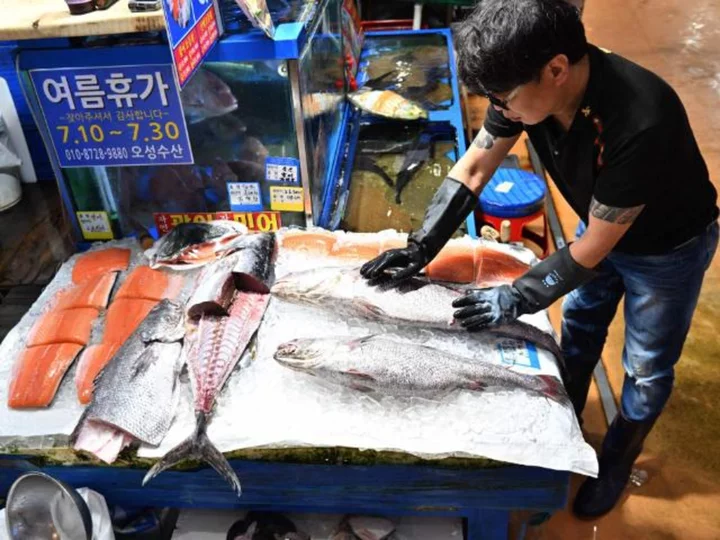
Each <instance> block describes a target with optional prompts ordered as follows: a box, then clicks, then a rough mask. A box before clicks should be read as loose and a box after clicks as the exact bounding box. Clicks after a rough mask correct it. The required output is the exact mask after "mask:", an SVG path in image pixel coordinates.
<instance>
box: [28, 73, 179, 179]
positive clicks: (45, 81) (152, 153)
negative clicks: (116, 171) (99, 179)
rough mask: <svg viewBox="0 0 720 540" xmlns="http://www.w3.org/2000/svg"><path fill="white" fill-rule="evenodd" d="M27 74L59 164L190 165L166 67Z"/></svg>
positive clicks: (176, 96)
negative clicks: (30, 78)
mask: <svg viewBox="0 0 720 540" xmlns="http://www.w3.org/2000/svg"><path fill="white" fill-rule="evenodd" d="M30 76H31V77H32V81H33V84H34V85H35V90H36V92H37V95H38V98H39V100H40V105H41V107H42V110H43V115H44V117H45V121H46V123H47V127H48V130H49V132H50V135H51V137H52V141H53V145H54V146H55V152H56V153H57V157H58V161H59V163H60V166H61V167H86V166H103V165H104V166H109V167H117V166H122V165H167V164H180V163H193V156H192V150H191V148H190V141H189V139H188V135H187V126H186V125H185V118H184V116H183V110H182V105H181V103H180V95H179V91H178V87H177V85H176V84H175V78H174V74H173V69H172V66H171V65H170V64H165V65H144V66H119V67H95V68H67V69H41V70H32V71H31V72H30Z"/></svg>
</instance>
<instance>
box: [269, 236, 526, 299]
mask: <svg viewBox="0 0 720 540" xmlns="http://www.w3.org/2000/svg"><path fill="white" fill-rule="evenodd" d="M280 245H281V247H283V248H286V249H291V250H293V251H305V252H309V253H314V254H321V255H329V256H332V257H338V258H344V259H357V260H358V261H368V260H370V259H373V258H375V257H376V256H377V255H378V254H380V253H382V252H384V251H387V250H388V249H396V248H402V247H405V246H406V245H407V242H406V241H405V240H401V239H400V238H393V237H387V238H382V237H377V238H373V237H372V235H369V237H368V238H352V239H348V238H342V239H338V238H337V237H336V236H335V235H334V234H333V233H329V232H328V233H324V232H315V231H294V232H291V233H286V234H285V235H284V236H283V238H282V240H281V243H280ZM529 269H530V266H529V265H528V264H525V263H524V262H522V261H521V260H520V259H518V258H517V257H514V256H513V255H511V254H509V253H505V252H504V251H501V250H499V249H493V248H492V247H488V246H485V245H482V244H480V243H471V242H465V241H460V242H456V241H453V240H451V241H450V242H449V243H448V244H447V245H446V246H445V247H444V248H443V249H442V250H441V251H440V253H439V254H438V255H437V257H435V259H433V260H432V261H430V263H429V264H428V265H427V266H426V267H425V273H426V274H427V275H428V276H429V277H430V278H432V279H434V280H438V281H449V282H453V283H474V284H475V285H477V286H478V287H494V286H497V285H502V284H506V283H512V282H513V281H514V280H515V279H517V278H518V277H520V276H521V275H523V274H524V273H525V272H527V271H528V270H529Z"/></svg>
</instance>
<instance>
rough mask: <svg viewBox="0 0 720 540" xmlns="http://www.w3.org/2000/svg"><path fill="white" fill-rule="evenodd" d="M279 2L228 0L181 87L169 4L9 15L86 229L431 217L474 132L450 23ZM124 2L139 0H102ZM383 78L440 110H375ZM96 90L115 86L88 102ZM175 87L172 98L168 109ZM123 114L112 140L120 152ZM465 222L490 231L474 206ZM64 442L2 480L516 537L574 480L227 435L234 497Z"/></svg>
mask: <svg viewBox="0 0 720 540" xmlns="http://www.w3.org/2000/svg"><path fill="white" fill-rule="evenodd" d="M269 4H270V5H271V6H272V5H273V2H269ZM283 4H284V5H286V6H291V7H292V9H290V10H289V11H288V10H285V11H283V12H281V13H280V12H278V11H274V15H275V18H276V22H277V26H276V29H275V36H274V39H273V40H271V39H269V38H267V37H266V36H265V35H264V34H263V33H262V32H260V31H259V30H255V29H251V28H250V27H249V25H248V23H247V21H246V20H245V19H244V17H243V16H242V15H241V14H240V12H239V10H238V9H237V7H236V6H235V4H234V2H221V3H220V9H219V11H218V13H219V17H220V19H221V21H222V24H223V27H224V29H225V35H224V36H223V37H222V39H220V41H219V42H218V43H217V44H216V45H215V47H214V48H212V49H211V50H210V51H209V53H208V55H207V57H206V59H205V62H204V63H203V64H202V66H200V67H199V68H198V71H197V72H196V73H195V74H194V75H193V76H192V77H191V78H189V80H188V81H187V82H186V84H185V85H184V86H183V88H182V89H181V90H178V89H176V87H175V85H174V84H172V81H171V79H172V56H171V51H170V48H169V47H168V44H167V42H166V38H165V34H164V32H163V31H162V28H163V27H164V26H163V22H162V17H161V16H159V15H156V16H154V17H153V16H152V15H147V14H146V15H143V16H142V17H143V18H142V21H144V26H143V25H141V26H143V27H142V28H138V27H137V26H132V27H129V26H123V29H122V30H120V32H127V33H125V34H123V33H119V34H116V35H108V34H112V33H115V32H117V30H116V29H115V30H112V31H107V30H104V29H103V25H102V23H101V22H98V23H97V24H95V25H90V26H88V27H84V28H83V30H82V32H83V33H82V34H80V35H76V37H72V38H68V37H60V38H56V39H55V38H54V37H55V36H53V35H52V34H51V35H48V33H47V32H48V31H47V30H46V31H45V32H46V33H45V34H40V32H36V33H34V34H33V33H32V32H31V31H30V30H28V31H27V33H26V34H22V35H10V34H9V35H8V36H9V37H12V38H13V39H16V38H20V39H22V41H18V43H17V50H16V53H17V54H16V65H17V69H18V74H19V77H20V82H21V85H22V88H23V91H24V95H25V96H26V98H27V100H28V102H29V104H30V107H31V109H32V111H33V114H34V116H35V119H36V121H37V124H38V129H39V130H40V132H41V134H42V136H43V140H44V141H45V146H46V148H47V151H48V154H49V156H50V162H51V164H52V169H53V171H54V174H55V176H56V180H57V184H58V188H59V190H60V194H61V196H62V198H63V201H64V204H65V208H66V210H67V213H68V217H69V218H70V219H71V220H72V222H73V225H74V228H75V232H76V239H77V240H78V243H79V244H80V245H81V246H82V244H83V243H84V242H89V241H93V240H98V239H100V240H102V239H108V240H109V239H113V238H115V239H117V238H123V237H126V236H138V237H145V236H147V237H152V238H157V237H158V236H159V235H161V234H163V233H165V232H167V231H168V230H170V229H171V228H172V227H173V226H174V225H176V224H178V223H182V222H187V221H205V220H210V219H215V218H218V217H220V218H229V219H235V220H237V221H242V222H243V223H245V224H246V225H248V226H249V227H250V228H251V229H254V230H276V229H278V228H279V227H281V226H293V225H296V226H307V225H318V226H321V227H324V228H328V229H336V228H341V229H345V230H353V231H359V232H372V231H377V230H381V229H384V228H395V229H397V230H401V231H402V230H405V232H407V230H409V229H410V228H412V227H413V226H415V225H416V223H417V221H418V220H419V219H422V212H423V210H424V206H425V205H426V204H427V202H428V201H429V199H430V197H431V196H432V193H433V192H434V189H435V188H436V187H437V185H439V183H440V181H441V180H442V177H443V176H444V174H446V173H447V170H449V167H451V166H452V163H454V161H456V160H457V159H458V157H459V156H461V155H462V154H463V153H464V152H465V141H464V137H463V123H462V115H461V108H460V107H461V104H460V93H459V88H458V81H457V75H456V72H455V62H454V56H453V50H452V40H451V35H450V32H449V31H448V30H428V31H422V32H383V33H374V34H367V35H365V38H364V44H362V48H360V43H361V39H360V38H359V37H358V34H357V28H354V29H353V28H352V27H353V24H352V20H351V19H350V18H349V17H348V14H347V13H346V12H345V11H344V10H343V5H344V2H341V1H339V0H320V1H318V2H312V1H308V2H291V3H290V4H287V3H284V2H283ZM119 9H127V6H126V4H125V3H124V2H120V3H118V4H117V5H116V6H114V7H113V8H112V9H111V10H108V13H109V14H110V15H113V13H112V12H113V10H119ZM96 15H97V16H98V20H100V21H101V20H102V19H101V18H100V15H98V14H93V16H96ZM135 19H137V20H140V19H141V16H137V17H135ZM66 24H70V23H66ZM109 28H112V27H109ZM60 35H62V34H60ZM65 35H67V34H65ZM0 36H3V34H2V33H0ZM41 38H42V39H41ZM50 38H53V39H50ZM422 58H425V59H430V60H431V61H432V66H430V68H429V69H430V71H428V70H425V69H418V68H417V66H415V65H414V64H417V63H418V62H419V60H420V59H422ZM430 60H428V61H430ZM78 77H80V79H78ZM93 77H95V78H93ZM383 78H385V80H387V78H390V79H392V80H393V81H394V84H395V86H393V87H392V88H394V89H396V90H397V91H398V92H399V93H401V94H403V93H406V95H407V96H409V97H412V98H413V99H415V100H418V101H420V102H423V103H424V104H425V106H427V108H428V109H429V110H430V113H429V119H428V121H427V122H421V123H408V124H403V125H398V124H396V123H393V122H388V121H387V120H378V119H377V118H375V117H372V116H370V115H368V114H367V113H363V112H361V111H360V110H358V109H356V108H355V107H353V106H352V105H351V104H350V103H349V102H348V101H347V100H346V99H345V98H346V95H347V93H348V92H350V91H353V90H354V89H356V88H358V87H362V86H363V85H366V84H375V83H376V82H377V80H383ZM98 80H99V81H102V80H105V81H112V84H113V86H112V87H108V88H110V89H113V88H114V89H115V90H116V91H115V92H114V93H113V94H112V95H110V93H109V92H105V90H106V89H103V90H101V89H100V88H98V87H97V86H96V83H97V82H98ZM72 81H74V82H75V84H76V86H75V87H72V86H71V83H72ZM137 83H144V85H143V86H142V87H139V86H137V87H136V86H135V84H137ZM151 83H152V84H153V90H154V91H155V93H154V94H152V92H151V91H150V90H148V88H149V86H148V85H149V84H151ZM77 84H79V86H77ZM108 84H109V83H108ZM66 85H67V86H66ZM83 85H84V86H83ZM163 89H164V92H163ZM123 90H124V91H123ZM101 91H103V92H104V93H103V94H102V95H101V94H99V92H101ZM158 92H159V93H158ZM144 94H147V95H144ZM151 94H152V95H151ZM143 95H144V97H143ZM129 96H130V97H129ZM131 97H134V98H135V101H134V102H133V105H132V107H129V108H130V109H132V112H133V114H132V115H129V114H128V113H129V111H127V110H125V111H124V113H123V114H124V115H125V116H127V118H126V117H125V116H123V119H122V120H119V114H120V112H121V111H120V109H123V108H124V109H128V107H124V104H125V103H130V101H128V100H130V99H131ZM101 98H102V99H104V100H105V101H102V99H101ZM152 99H155V100H157V102H156V103H155V104H152V103H150V101H151V100H152ZM74 100H78V101H77V102H76V101H74ZM92 100H95V101H94V103H96V104H97V103H102V105H101V106H98V107H95V110H94V111H91V110H89V109H90V108H88V107H86V105H87V104H88V103H93V101H92ZM141 102H142V106H141V105H140V103H141ZM165 102H167V103H169V104H170V105H172V104H174V106H175V109H174V110H170V108H169V109H167V110H163V107H162V106H161V105H162V104H164V103H165ZM62 107H64V108H62ZM113 107H115V109H113ZM116 109H117V110H116ZM154 111H159V112H158V113H157V115H156V113H155V112H154ZM106 113H108V114H107V116H109V117H110V118H107V117H105V116H103V115H105V114H106ZM110 113H112V114H110ZM96 115H99V116H96ZM128 126H130V127H128ZM112 132H118V135H117V137H118V138H117V139H116V140H117V141H118V142H117V144H116V145H115V147H114V148H115V149H114V150H113V151H110V152H108V150H107V145H106V144H105V142H106V139H107V138H111V137H113V135H112ZM120 133H122V134H120ZM183 141H185V142H183ZM93 143H97V144H96V148H97V150H96V151H95V152H93V151H92V149H91V148H92V147H93ZM151 156H152V157H151ZM407 156H413V159H412V160H410V159H409V158H408V159H406V158H407ZM133 158H137V159H136V161H133ZM113 160H114V161H113ZM163 160H164V161H163ZM373 211H375V213H376V214H377V216H375V217H372V216H373ZM462 232H466V233H468V234H469V235H470V236H473V237H474V236H476V231H475V223H474V219H473V218H472V217H471V218H469V219H468V221H467V223H466V225H465V229H464V230H463V231H462ZM3 384H5V383H3ZM66 442H67V441H63V440H62V438H59V439H58V440H56V441H54V442H53V441H50V443H49V441H48V440H43V441H38V445H37V448H35V449H33V448H32V447H31V446H32V445H30V446H28V445H22V449H20V448H18V446H17V445H15V444H13V442H12V441H5V442H4V443H3V446H2V448H0V452H3V453H2V454H0V493H6V492H7V490H8V488H9V486H10V484H11V483H12V481H13V480H14V479H15V478H17V477H18V475H20V474H21V473H22V472H23V471H25V470H28V469H33V468H40V469H41V470H43V471H45V472H47V473H49V474H51V475H53V476H55V477H56V478H59V479H62V480H65V481H66V482H68V483H69V484H70V485H73V486H88V487H90V488H93V489H95V490H97V491H98V492H100V493H102V494H103V495H104V496H105V497H106V499H107V500H108V502H109V503H110V504H120V505H124V506H128V507H133V506H157V507H163V506H165V507H167V506H172V507H204V508H240V507H242V508H255V509H260V508H262V509H274V510H281V511H307V512H339V513H377V514H385V515H403V514H419V515H435V516H457V517H462V518H464V519H465V520H466V523H467V528H466V538H468V539H470V540H477V539H480V538H505V537H506V534H507V530H508V521H509V517H510V515H511V513H512V512H515V511H520V510H527V511H532V512H536V513H539V514H543V515H546V514H549V513H552V512H554V511H556V510H558V509H561V508H563V507H564V506H565V504H566V499H567V492H568V485H569V473H568V472H565V471H557V470H550V469H542V468H537V467H526V466H516V465H509V464H504V463H498V462H493V461H490V460H484V459H470V458H468V459H456V460H455V459H453V460H443V461H437V462H428V461H423V460H420V459H417V458H414V457H412V456H409V455H404V454H393V453H388V452H375V451H372V450H366V451H360V450H357V449H343V448H317V449H307V448H306V449H297V450H294V449H286V450H282V451H273V450H267V451H259V450H258V451H238V452H235V453H232V454H231V455H230V457H231V464H232V466H233V467H234V468H235V469H236V470H237V471H238V474H239V475H240V476H241V477H242V479H243V485H244V486H245V491H244V493H243V496H242V498H239V499H238V498H237V497H236V496H235V494H234V493H232V492H231V491H230V490H228V489H227V487H226V485H225V484H224V481H223V480H222V479H221V478H219V477H218V476H217V475H216V474H215V473H214V471H212V470H211V469H209V468H207V467H201V468H188V469H187V470H182V471H169V472H166V473H164V474H163V475H161V476H160V477H159V478H158V479H157V480H155V481H154V482H153V483H152V484H151V485H149V486H148V487H145V488H143V487H141V479H142V477H143V475H144V473H145V468H146V467H147V466H148V464H149V462H143V461H142V460H134V459H132V458H129V459H126V460H124V461H122V463H121V464H120V465H119V466H113V467H106V466H100V465H98V463H97V462H95V461H89V460H88V459H87V458H86V457H83V456H77V455H75V454H74V453H73V452H72V451H71V450H68V449H67V448H65V447H64V445H66ZM48 443H49V444H48Z"/></svg>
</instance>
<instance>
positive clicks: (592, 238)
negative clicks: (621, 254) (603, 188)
mask: <svg viewBox="0 0 720 540" xmlns="http://www.w3.org/2000/svg"><path fill="white" fill-rule="evenodd" d="M643 208H645V205H638V206H633V207H629V208H618V207H613V206H607V205H604V204H602V203H600V202H598V201H597V200H595V199H594V198H593V200H592V202H591V203H590V218H589V221H588V227H587V230H586V231H585V233H584V234H583V235H582V236H581V237H580V238H579V239H578V240H577V241H575V242H573V243H572V244H571V245H570V253H571V255H572V258H573V259H574V260H575V262H577V263H578V264H579V265H581V266H584V267H585V268H594V267H595V266H597V265H598V264H600V262H601V261H602V260H603V259H604V258H605V257H607V256H608V255H609V254H610V252H611V251H612V250H613V248H614V247H615V246H616V245H617V243H618V242H619V241H620V239H621V238H622V237H623V235H624V234H625V233H626V232H627V230H628V229H629V228H630V226H631V225H632V224H633V222H634V221H635V219H636V218H637V217H638V215H640V212H642V210H643Z"/></svg>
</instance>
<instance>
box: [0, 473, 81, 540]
mask: <svg viewBox="0 0 720 540" xmlns="http://www.w3.org/2000/svg"><path fill="white" fill-rule="evenodd" d="M5 513H6V520H7V532H8V535H9V536H10V538H11V540H54V539H60V538H77V539H78V540H80V539H82V538H85V539H86V540H91V539H92V519H91V517H90V510H89V509H88V507H87V504H85V501H84V500H83V499H82V497H80V495H79V494H78V493H77V492H76V491H75V490H74V489H73V488H71V487H70V486H68V485H67V484H65V483H63V482H61V481H60V480H56V479H55V478H53V477H52V476H49V475H47V474H45V473H42V472H29V473H27V474H24V475H22V476H21V477H20V478H18V479H17V480H15V482H14V483H13V485H12V487H11V488H10V492H9V493H8V496H7V505H6V508H5Z"/></svg>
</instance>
